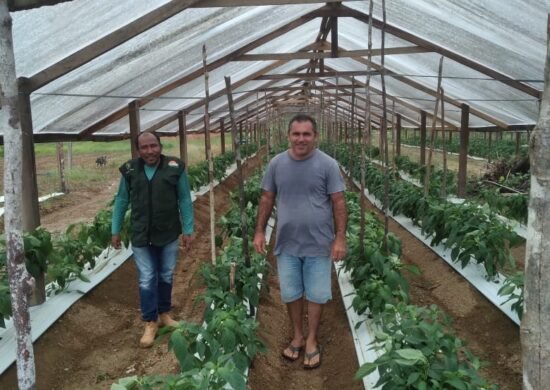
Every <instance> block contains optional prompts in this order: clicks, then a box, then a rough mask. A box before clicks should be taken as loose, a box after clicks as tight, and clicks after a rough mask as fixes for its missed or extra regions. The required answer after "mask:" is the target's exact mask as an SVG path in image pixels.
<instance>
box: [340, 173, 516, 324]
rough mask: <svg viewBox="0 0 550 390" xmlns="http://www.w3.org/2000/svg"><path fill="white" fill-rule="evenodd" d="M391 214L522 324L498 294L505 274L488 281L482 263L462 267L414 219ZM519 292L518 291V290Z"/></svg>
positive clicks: (368, 197)
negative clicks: (434, 242)
mask: <svg viewBox="0 0 550 390" xmlns="http://www.w3.org/2000/svg"><path fill="white" fill-rule="evenodd" d="M342 169H343V170H344V172H346V174H347V171H346V170H345V168H342ZM353 182H354V184H355V185H356V186H357V188H360V185H359V183H357V181H355V180H354V181H353ZM365 196H366V197H367V199H368V200H369V201H370V202H371V203H372V204H373V205H374V206H376V207H377V208H378V209H379V210H382V209H383V205H382V203H381V202H380V201H379V200H378V199H376V198H375V197H374V195H373V194H371V193H370V192H369V191H368V190H367V189H365ZM388 213H389V215H390V216H391V217H392V218H393V219H394V220H395V221H396V222H397V223H399V224H400V225H401V226H402V227H403V228H405V229H406V230H408V231H409V232H410V233H411V234H413V235H414V236H415V237H416V238H418V239H419V240H420V241H422V242H423V243H424V244H426V245H427V246H428V247H430V248H431V249H432V250H433V251H434V252H435V253H436V254H437V255H438V256H439V257H440V258H442V259H443V260H445V261H446V262H447V263H448V264H449V265H450V266H451V267H453V268H454V269H455V270H456V271H457V272H458V273H459V274H460V275H462V276H463V277H464V278H465V279H466V280H467V281H468V282H470V284H472V285H473V286H474V287H475V288H476V289H477V290H478V291H479V292H481V293H482V294H483V295H484V296H485V297H486V298H487V299H489V301H491V303H493V305H495V306H496V307H498V308H499V309H500V310H501V311H502V312H503V313H504V314H506V315H507V316H508V317H509V318H510V319H511V320H512V321H514V322H515V323H516V324H517V325H519V324H520V319H519V317H518V315H517V313H516V312H515V311H514V310H512V302H507V303H504V302H505V301H506V297H502V296H499V295H498V290H499V289H500V288H501V287H502V285H503V283H504V280H505V279H506V278H505V277H504V276H503V275H501V274H498V275H497V277H496V278H495V280H494V281H488V280H486V279H485V275H486V272H485V269H484V268H483V266H482V265H481V264H477V263H476V262H475V261H474V262H470V263H468V265H466V267H464V268H462V267H461V264H460V263H457V262H454V261H453V260H452V258H451V250H449V249H446V248H445V247H444V246H443V245H442V244H439V245H437V246H432V245H430V243H431V239H430V238H428V237H426V236H425V235H423V234H422V231H421V229H420V228H419V227H418V226H415V225H414V224H413V223H412V221H411V220H410V219H409V218H407V217H405V216H403V215H397V216H396V215H394V214H393V213H391V212H389V210H388ZM516 292H518V291H516Z"/></svg>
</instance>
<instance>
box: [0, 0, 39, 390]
mask: <svg viewBox="0 0 550 390" xmlns="http://www.w3.org/2000/svg"><path fill="white" fill-rule="evenodd" d="M11 25H12V19H11V16H10V13H9V10H8V5H7V2H6V1H0V69H2V71H1V72H0V91H1V93H0V107H2V109H1V110H0V128H1V129H2V130H3V133H4V153H5V155H4V197H5V199H4V201H5V214H4V231H5V240H6V244H5V245H6V268H7V271H8V283H9V286H10V297H11V308H12V312H13V324H14V328H15V337H16V345H17V354H16V356H17V360H16V366H17V380H18V387H19V389H21V390H27V389H35V388H36V373H35V365H34V350H33V345H32V338H31V321H30V314H29V297H30V296H31V294H32V292H33V289H34V279H33V277H32V276H31V275H30V274H29V273H28V271H27V269H26V267H25V252H24V246H23V231H22V227H23V221H22V212H21V209H22V203H23V202H22V198H21V189H22V187H23V172H22V166H23V161H22V155H23V139H22V131H21V122H20V118H19V111H18V107H17V101H18V89H17V81H16V77H15V58H14V54H13V39H12V31H11Z"/></svg>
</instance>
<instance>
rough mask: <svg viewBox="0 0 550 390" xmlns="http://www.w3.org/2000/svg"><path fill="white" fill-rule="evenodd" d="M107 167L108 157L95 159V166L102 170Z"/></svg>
mask: <svg viewBox="0 0 550 390" xmlns="http://www.w3.org/2000/svg"><path fill="white" fill-rule="evenodd" d="M106 165H107V156H105V155H103V156H99V157H98V158H96V159H95V166H96V167H98V168H102V167H104V166H106Z"/></svg>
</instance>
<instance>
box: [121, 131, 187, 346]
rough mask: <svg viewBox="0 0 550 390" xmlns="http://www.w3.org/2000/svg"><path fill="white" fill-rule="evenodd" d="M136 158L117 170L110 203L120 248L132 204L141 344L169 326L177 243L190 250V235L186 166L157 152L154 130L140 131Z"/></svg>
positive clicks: (151, 342)
mask: <svg viewBox="0 0 550 390" xmlns="http://www.w3.org/2000/svg"><path fill="white" fill-rule="evenodd" d="M136 148H137V150H138V153H139V157H138V158H135V159H133V160H129V161H128V162H126V163H124V164H123V165H122V166H121V167H120V168H119V170H120V173H121V174H122V177H121V179H120V184H119V189H118V193H117V195H116V198H115V204H114V207H113V221H112V222H113V223H112V235H113V237H112V244H113V246H114V247H115V248H120V231H121V228H122V222H123V220H124V214H125V213H126V210H127V208H128V205H130V207H131V242H132V251H133V253H134V260H135V262H136V266H137V269H138V274H139V298H140V306H141V316H142V320H143V321H145V332H144V333H143V336H142V337H141V340H140V346H141V347H142V348H148V347H150V346H151V345H153V343H154V341H155V337H156V335H157V331H158V327H159V325H160V326H173V325H176V324H177V322H176V321H174V320H173V319H172V318H171V317H170V308H171V304H172V278H173V273H174V268H175V266H176V261H177V259H178V252H179V251H178V249H179V242H180V237H181V243H182V245H183V247H184V248H185V250H186V251H187V250H188V249H189V246H190V244H191V241H192V234H193V205H192V200H191V192H190V190H189V182H188V179H187V174H186V173H185V164H184V163H183V161H181V160H180V159H178V158H176V157H168V156H165V155H163V154H162V144H161V142H160V138H159V137H158V135H157V134H155V133H149V132H144V133H141V134H140V135H139V136H138V138H137V141H136Z"/></svg>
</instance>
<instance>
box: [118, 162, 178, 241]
mask: <svg viewBox="0 0 550 390" xmlns="http://www.w3.org/2000/svg"><path fill="white" fill-rule="evenodd" d="M144 165H145V162H144V161H143V160H142V159H141V158H136V159H133V160H130V161H128V162H126V163H125V164H123V165H122V166H121V167H120V168H119V170H120V173H122V175H123V176H124V178H125V179H126V184H127V187H128V199H129V200H130V205H131V212H132V214H131V222H132V237H131V240H132V245H133V246H136V247H141V246H146V245H155V246H163V245H166V244H168V243H170V242H172V241H174V240H175V239H177V238H178V236H179V235H180V234H181V221H180V213H179V207H178V181H179V178H180V176H181V174H182V173H183V171H184V169H185V164H184V163H183V161H181V160H180V159H178V158H176V157H167V156H164V155H161V156H160V162H159V165H158V167H157V170H156V171H155V174H154V175H153V177H152V179H151V180H149V179H147V176H146V175H145V171H144V169H143V168H144Z"/></svg>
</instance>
